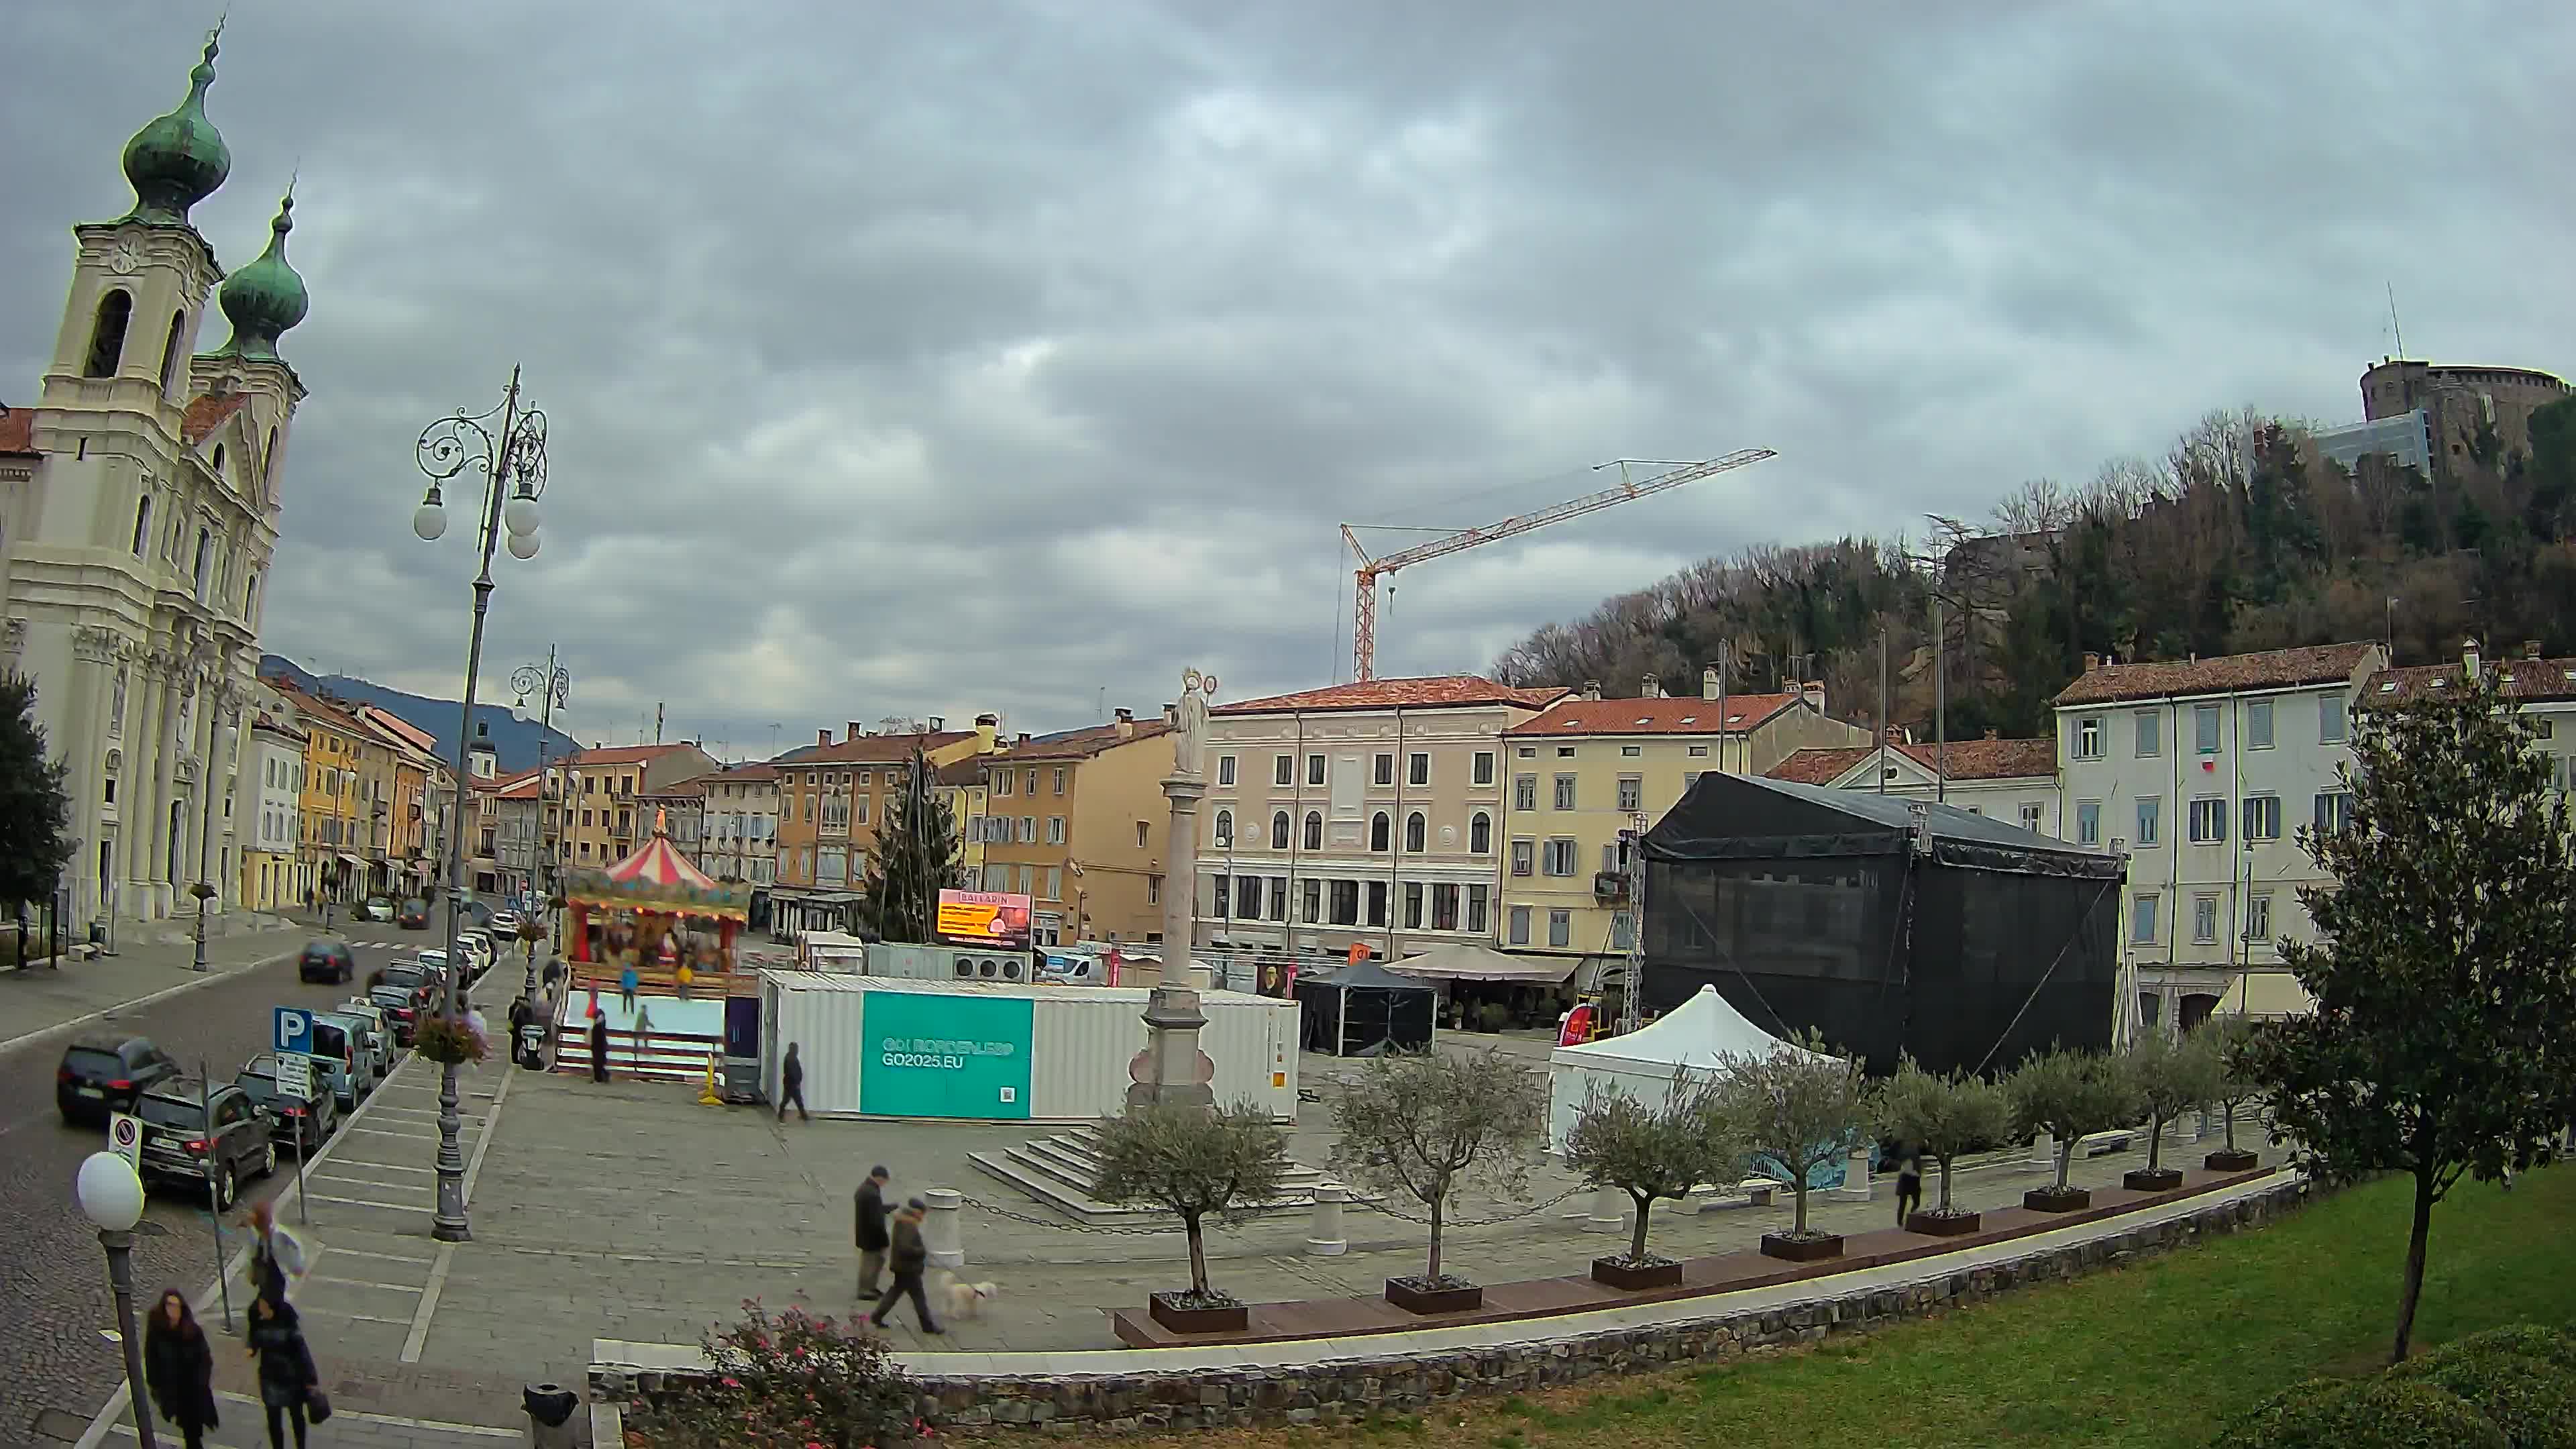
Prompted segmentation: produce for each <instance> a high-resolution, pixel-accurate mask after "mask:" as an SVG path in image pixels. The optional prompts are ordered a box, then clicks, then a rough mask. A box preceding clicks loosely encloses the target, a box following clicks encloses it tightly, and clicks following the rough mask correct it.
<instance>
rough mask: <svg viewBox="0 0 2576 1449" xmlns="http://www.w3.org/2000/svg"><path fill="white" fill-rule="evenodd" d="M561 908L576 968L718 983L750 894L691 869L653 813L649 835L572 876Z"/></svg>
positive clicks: (724, 976)
mask: <svg viewBox="0 0 2576 1449" xmlns="http://www.w3.org/2000/svg"><path fill="white" fill-rule="evenodd" d="M564 906H565V908H566V909H567V910H568V911H569V912H570V913H571V918H572V919H571V929H570V930H569V931H568V932H566V935H567V937H568V938H569V944H570V946H571V947H572V959H573V961H574V962H575V963H576V964H600V965H611V966H616V967H619V968H623V967H627V966H632V967H634V968H636V971H637V974H638V975H639V976H640V975H643V974H645V973H647V972H651V973H656V974H664V975H669V976H672V977H674V978H675V979H677V980H679V981H681V982H682V983H683V984H686V983H687V982H689V981H690V980H692V979H703V980H708V981H711V982H723V981H726V980H728V979H729V978H730V977H731V975H732V973H733V966H734V937H735V935H736V934H737V933H739V932H740V931H741V929H742V927H743V923H744V922H746V921H747V920H749V919H750V917H751V891H750V890H749V888H747V887H740V888H737V887H730V886H725V885H720V884H718V883H717V882H716V880H715V878H714V877H712V876H710V875H708V874H707V873H706V872H704V871H702V870H700V869H698V868H697V867H696V866H694V865H691V864H689V860H688V857H687V856H684V855H682V854H680V852H679V849H678V847H676V846H674V845H672V844H671V837H670V834H669V822H668V820H667V819H666V817H665V816H664V815H663V814H662V813H661V812H660V811H656V812H654V816H653V838H652V839H650V840H647V841H645V842H644V844H643V845H641V846H639V847H637V848H636V851H635V853H634V854H633V855H630V856H628V857H626V858H625V859H624V860H621V861H619V862H617V863H616V864H615V865H612V866H609V867H608V868H607V869H605V870H586V871H579V872H576V873H575V874H574V875H573V877H572V879H571V880H570V881H569V882H568V883H567V884H566V886H565V888H564ZM684 972H685V973H686V974H685V975H684V974H683V973H684Z"/></svg>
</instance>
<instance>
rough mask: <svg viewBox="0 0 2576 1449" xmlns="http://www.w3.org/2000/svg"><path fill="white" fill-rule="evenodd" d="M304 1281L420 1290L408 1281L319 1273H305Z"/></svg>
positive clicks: (353, 1286) (359, 1286)
mask: <svg viewBox="0 0 2576 1449" xmlns="http://www.w3.org/2000/svg"><path fill="white" fill-rule="evenodd" d="M304 1281H305V1282H307V1283H337V1284H339V1285H340V1286H341V1287H343V1288H382V1289H384V1290H385V1291H386V1292H388V1293H417V1292H419V1291H420V1290H419V1289H418V1288H415V1287H413V1286H412V1285H410V1284H409V1283H371V1282H368V1281H367V1280H366V1279H364V1278H333V1277H328V1276H326V1275H324V1274H321V1273H311V1274H307V1275H306V1276H305V1279H304Z"/></svg>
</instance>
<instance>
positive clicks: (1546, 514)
mask: <svg viewBox="0 0 2576 1449" xmlns="http://www.w3.org/2000/svg"><path fill="white" fill-rule="evenodd" d="M1778 456H1780V455H1779V454H1778V453H1776V452H1774V451H1772V450H1771V449H1769V448H1746V449H1744V450H1742V451H1740V452H1734V453H1729V454H1727V455H1726V456H1725V457H1723V458H1709V459H1706V460H1703V461H1701V462H1697V463H1685V464H1681V465H1680V466H1677V467H1676V466H1673V465H1671V464H1670V463H1669V462H1667V461H1665V460H1660V459H1649V458H1614V459H1612V460H1611V461H1609V462H1607V463H1601V464H1596V465H1595V466H1594V468H1593V471H1594V472H1596V473H1597V472H1599V471H1601V469H1603V468H1616V469H1618V470H1619V486H1618V487H1616V488H1604V489H1602V490H1601V491H1600V492H1598V493H1587V494H1585V495H1584V496H1583V497H1581V498H1569V499H1567V500H1566V501H1565V502H1563V503H1555V504H1550V505H1549V506H1547V507H1545V508H1541V509H1538V510H1536V511H1535V512H1531V513H1521V514H1515V515H1513V516H1512V517H1510V518H1506V519H1504V520H1503V521H1502V522H1500V523H1489V524H1486V525H1485V526H1484V527H1482V528H1469V529H1462V530H1460V531H1459V532H1457V533H1453V534H1450V535H1449V536H1448V537H1446V538H1435V539H1433V540H1432V541H1430V542H1429V543H1420V544H1415V545H1414V546H1413V547H1411V548H1408V549H1405V550H1404V551H1402V552H1400V553H1391V554H1388V555H1387V556H1386V557H1384V558H1375V559H1373V558H1370V557H1369V556H1368V550H1367V549H1365V548H1362V547H1360V536H1359V534H1358V533H1357V532H1355V531H1353V528H1352V526H1351V525H1350V524H1347V523H1345V524H1343V525H1342V541H1343V542H1344V543H1347V544H1349V545H1350V546H1351V553H1352V554H1353V555H1354V556H1355V557H1357V558H1358V559H1359V561H1360V565H1359V567H1358V568H1357V569H1356V570H1354V571H1353V577H1354V578H1355V579H1356V580H1357V581H1358V584H1359V594H1358V599H1357V602H1356V603H1354V604H1353V606H1352V609H1351V652H1352V662H1353V663H1354V664H1355V665H1356V666H1357V671H1358V673H1357V677H1358V678H1361V679H1371V678H1374V677H1375V669H1376V664H1377V581H1378V579H1379V577H1380V576H1381V575H1385V574H1391V573H1394V572H1395V571H1396V570H1397V569H1400V568H1404V567H1406V566H1407V565H1410V564H1418V563H1421V562H1422V561H1423V560H1425V559H1435V558H1439V557H1441V556H1442V555H1444V554H1453V553H1457V552H1458V551H1460V550H1462V549H1470V548H1474V547H1475V546H1476V545H1478V544H1481V543H1493V542H1496V541H1498V540H1500V539H1506V538H1510V537H1512V536H1513V535H1515V534H1522V533H1527V532H1529V531H1530V530H1531V529H1533V528H1545V527H1547V526H1548V525H1549V524H1551V523H1563V522H1564V521H1565V520H1567V519H1569V518H1578V517H1581V516H1582V515H1584V514H1586V513H1594V512H1598V511H1599V510H1601V509H1604V508H1608V507H1610V506H1612V505H1613V504H1619V503H1626V502H1629V501H1630V500H1632V499H1637V498H1643V497H1645V496H1646V495H1648V494H1650V493H1661V492H1664V491H1665V490H1667V489H1671V488H1679V487H1680V486H1682V485H1683V484H1685V483H1696V482H1698V481H1699V480H1700V479H1702V478H1706V477H1709V476H1711V475H1712V474H1717V473H1725V472H1731V471H1733V470H1734V469H1737V468H1741V467H1744V466H1745V465H1747V464H1749V463H1759V462H1761V461H1762V460H1763V459H1765V458H1776V457H1778ZM1632 467H1657V468H1661V467H1670V468H1671V471H1670V472H1666V473H1658V474H1656V475H1655V476H1654V477H1652V478H1648V479H1647V480H1646V481H1644V482H1642V483H1634V482H1630V481H1629V478H1628V470H1629V469H1630V468H1632Z"/></svg>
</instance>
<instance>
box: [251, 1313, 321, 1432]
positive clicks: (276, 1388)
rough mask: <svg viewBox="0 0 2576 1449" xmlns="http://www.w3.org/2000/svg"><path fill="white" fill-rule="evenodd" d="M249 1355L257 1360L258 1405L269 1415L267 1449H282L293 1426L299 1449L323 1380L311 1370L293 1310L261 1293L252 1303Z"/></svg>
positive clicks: (309, 1354) (310, 1357)
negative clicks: (289, 1426) (287, 1430)
mask: <svg viewBox="0 0 2576 1449" xmlns="http://www.w3.org/2000/svg"><path fill="white" fill-rule="evenodd" d="M247 1337H248V1339H249V1343H250V1356H251V1357H253V1358H255V1359H258V1360H259V1402H260V1407H261V1408H263V1409H265V1410H267V1411H268V1449H286V1426H287V1425H288V1424H290V1423H291V1424H293V1425H294V1426H295V1449H304V1426H305V1425H306V1424H307V1423H308V1422H309V1421H310V1419H311V1416H312V1412H313V1407H314V1400H315V1397H316V1395H317V1393H318V1391H319V1389H320V1388H321V1384H322V1376H321V1374H319V1373H317V1372H315V1370H314V1368H313V1350H312V1349H311V1348H309V1347H307V1346H306V1345H305V1342H304V1329H303V1325H302V1324H301V1323H300V1322H299V1321H298V1320H297V1318H296V1313H295V1308H294V1305H292V1304H290V1303H288V1302H287V1301H286V1300H285V1299H283V1298H272V1297H270V1296H269V1295H268V1294H266V1293H262V1294H261V1295H260V1296H259V1297H257V1298H255V1299H253V1300H251V1305H250V1331H249V1333H248V1335H247Z"/></svg>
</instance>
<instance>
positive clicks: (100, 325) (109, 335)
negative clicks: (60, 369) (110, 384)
mask: <svg viewBox="0 0 2576 1449" xmlns="http://www.w3.org/2000/svg"><path fill="white" fill-rule="evenodd" d="M133 316H134V295H133V294H132V293H130V292H128V291H126V290H124V289H123V288H121V287H120V288H118V289H117V290H115V291H112V292H110V293H108V294H107V295H106V296H104V297H101V298H99V299H98V322H97V324H96V325H95V326H93V327H91V328H90V331H89V365H88V366H87V367H84V368H82V369H81V376H83V377H114V376H116V365H117V363H119V362H120V361H122V360H124V357H125V324H126V323H127V322H128V321H130V320H132V319H133Z"/></svg>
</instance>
